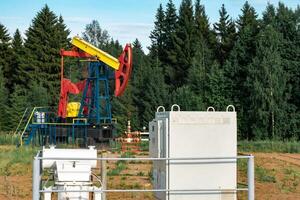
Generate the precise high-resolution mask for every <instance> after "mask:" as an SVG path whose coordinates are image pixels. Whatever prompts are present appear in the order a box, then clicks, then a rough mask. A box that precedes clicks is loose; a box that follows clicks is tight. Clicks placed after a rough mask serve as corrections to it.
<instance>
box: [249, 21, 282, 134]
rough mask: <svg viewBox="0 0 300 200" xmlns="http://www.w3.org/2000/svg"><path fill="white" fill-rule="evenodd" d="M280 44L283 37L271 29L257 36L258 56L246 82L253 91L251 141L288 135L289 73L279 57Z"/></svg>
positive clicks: (250, 111) (250, 120)
mask: <svg viewBox="0 0 300 200" xmlns="http://www.w3.org/2000/svg"><path fill="white" fill-rule="evenodd" d="M281 41H282V39H281V36H280V34H279V33H278V32H276V30H275V29H274V28H273V27H272V26H267V27H266V28H265V29H264V30H262V31H261V32H260V34H259V35H258V41H257V55H256V57H255V58H254V60H253V63H252V64H251V65H250V73H249V77H248V79H247V84H248V85H249V87H250V89H251V91H250V93H249V94H250V97H249V98H250V108H249V110H248V114H249V121H248V123H249V124H250V127H251V129H250V130H251V134H250V135H249V139H253V138H255V139H276V138H277V139H278V138H281V137H282V135H283V134H284V132H285V131H286V130H284V127H285V126H284V121H285V117H286V116H285V115H286V111H285V109H286V98H287V97H286V93H285V90H286V73H285V72H284V70H283V66H282V63H281V58H280V53H279V48H280V43H281Z"/></svg>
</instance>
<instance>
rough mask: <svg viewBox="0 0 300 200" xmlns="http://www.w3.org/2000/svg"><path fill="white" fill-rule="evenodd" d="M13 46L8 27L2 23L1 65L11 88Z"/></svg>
mask: <svg viewBox="0 0 300 200" xmlns="http://www.w3.org/2000/svg"><path fill="white" fill-rule="evenodd" d="M11 54H12V51H11V48H10V37H9V34H8V31H7V29H6V28H5V27H4V26H3V25H2V24H1V23H0V66H2V70H3V76H4V77H5V78H6V83H5V84H6V85H5V87H7V88H8V89H11V88H10V86H11V82H12V80H11V71H12V67H11V66H10V62H11V59H12V57H11Z"/></svg>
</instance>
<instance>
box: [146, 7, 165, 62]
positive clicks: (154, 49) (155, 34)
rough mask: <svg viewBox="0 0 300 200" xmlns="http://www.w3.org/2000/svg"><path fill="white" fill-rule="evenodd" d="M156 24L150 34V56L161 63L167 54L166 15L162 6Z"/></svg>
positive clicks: (158, 11) (158, 10)
mask: <svg viewBox="0 0 300 200" xmlns="http://www.w3.org/2000/svg"><path fill="white" fill-rule="evenodd" d="M155 18H156V19H155V22H154V30H153V31H151V33H150V39H151V47H150V56H151V57H152V59H153V61H155V60H156V62H158V61H161V60H162V59H163V58H164V57H165V56H166V55H164V53H165V44H164V42H165V32H164V26H165V14H164V10H163V7H162V4H160V5H159V7H158V9H157V12H156V16H155Z"/></svg>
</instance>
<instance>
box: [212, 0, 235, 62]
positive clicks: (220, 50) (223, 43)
mask: <svg viewBox="0 0 300 200" xmlns="http://www.w3.org/2000/svg"><path fill="white" fill-rule="evenodd" d="M219 14H220V19H219V22H217V23H215V24H214V30H215V32H216V34H217V45H216V56H217V59H218V61H219V63H220V64H221V66H222V65H223V64H224V63H225V61H226V60H227V58H228V56H229V54H230V52H231V50H232V48H233V46H234V41H235V39H236V30H235V24H234V21H233V20H232V19H231V18H229V15H228V14H227V11H226V9H225V5H224V4H222V7H221V9H220V10H219Z"/></svg>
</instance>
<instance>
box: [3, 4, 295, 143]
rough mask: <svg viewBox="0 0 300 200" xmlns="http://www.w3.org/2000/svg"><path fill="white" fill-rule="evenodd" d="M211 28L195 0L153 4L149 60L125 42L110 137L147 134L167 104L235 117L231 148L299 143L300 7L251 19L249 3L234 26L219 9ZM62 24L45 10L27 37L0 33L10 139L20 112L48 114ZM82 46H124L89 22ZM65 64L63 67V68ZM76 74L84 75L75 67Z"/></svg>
mask: <svg viewBox="0 0 300 200" xmlns="http://www.w3.org/2000/svg"><path fill="white" fill-rule="evenodd" d="M219 15H220V16H219V20H218V21H217V22H216V23H213V24H212V23H211V22H210V21H209V18H208V16H207V14H206V11H205V7H204V5H202V4H201V2H200V0H196V1H194V2H193V1H192V0H182V2H181V4H180V6H179V8H176V6H175V5H174V3H173V2H172V0H169V1H168V3H167V4H166V5H162V4H161V5H160V6H159V7H158V9H157V12H156V15H155V22H154V28H153V30H152V32H151V34H150V39H151V45H150V46H149V47H148V48H149V53H147V54H145V52H144V51H143V48H142V45H141V43H140V41H139V40H138V39H136V40H135V41H133V43H132V45H133V72H132V76H131V79H130V81H129V85H128V88H127V90H126V92H125V93H124V95H123V96H122V97H120V98H113V99H112V109H113V117H115V118H117V121H118V129H119V130H120V131H122V130H124V129H125V127H126V123H127V120H131V124H132V126H133V128H134V129H139V130H141V129H142V127H143V126H146V127H147V126H148V122H149V121H150V120H151V119H152V118H153V115H154V112H155V110H156V107H157V106H159V105H164V106H165V107H166V108H170V106H171V105H172V104H174V103H177V104H179V105H180V106H181V109H182V110H206V108H207V107H208V106H213V107H214V108H215V109H216V110H219V111H224V110H225V108H226V106H227V105H229V104H232V105H234V106H235V109H236V111H237V113H238V137H239V139H249V140H258V139H278V140H288V139H290V140H299V139H300V100H299V99H300V83H299V80H300V30H299V28H300V8H299V6H298V7H297V8H296V9H291V8H289V7H287V6H286V5H284V4H283V3H279V4H278V5H276V6H275V5H272V4H268V5H267V7H266V8H265V10H264V12H263V13H262V17H261V18H259V17H258V13H257V12H256V11H255V9H254V7H252V6H251V5H250V4H249V3H248V2H245V4H244V5H243V7H242V8H241V14H240V15H239V16H238V18H237V19H232V18H231V17H230V16H229V14H228V13H227V11H226V7H225V5H222V7H221V8H220V10H219ZM69 34H70V31H69V30H68V28H67V27H66V25H65V23H64V21H63V18H62V16H56V15H55V13H53V12H52V11H51V10H50V9H49V7H48V6H47V5H46V6H45V7H44V8H42V9H41V11H40V12H38V13H37V15H36V16H35V18H34V19H33V20H32V23H31V25H30V27H29V28H28V30H27V31H26V33H25V38H22V37H21V34H20V32H19V31H18V30H16V32H15V34H14V35H13V37H12V38H10V36H9V34H8V31H7V29H6V28H5V27H4V26H3V25H1V24H0V41H1V42H0V110H1V112H0V130H12V129H13V128H14V127H15V126H16V124H17V123H18V120H19V119H20V117H21V115H22V112H23V111H24V109H25V108H26V107H28V106H37V105H43V106H44V105H50V106H56V105H57V102H58V96H59V69H60V60H59V59H60V56H59V50H60V49H61V48H65V49H68V48H70V43H69V41H70V36H69ZM82 37H83V38H84V39H85V40H87V41H89V42H91V43H92V44H94V45H96V46H98V47H99V48H101V49H103V50H105V51H107V52H109V53H111V54H112V55H114V56H116V57H117V56H118V55H119V54H120V53H121V51H122V46H121V45H120V43H119V42H118V40H114V39H113V38H111V37H110V36H109V33H108V32H107V31H106V30H104V29H102V28H101V27H100V25H99V22H98V21H96V20H94V21H92V22H91V23H90V24H87V25H86V27H85V31H84V33H83V34H82ZM67 62H68V61H67ZM68 64H69V66H68V67H67V68H66V70H65V71H66V72H65V73H66V75H67V76H69V77H72V78H71V79H72V80H74V81H76V79H79V78H80V76H81V74H82V69H81V68H80V67H77V66H78V65H80V66H83V65H84V64H83V63H78V62H74V61H69V63H68ZM83 67H84V66H83Z"/></svg>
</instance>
